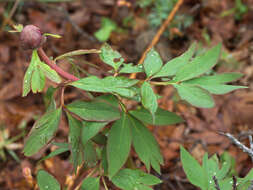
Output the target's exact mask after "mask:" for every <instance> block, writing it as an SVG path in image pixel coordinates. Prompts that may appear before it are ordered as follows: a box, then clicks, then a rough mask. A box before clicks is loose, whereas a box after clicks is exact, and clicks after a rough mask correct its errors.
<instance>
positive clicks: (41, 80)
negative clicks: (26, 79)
mask: <svg viewBox="0 0 253 190" xmlns="http://www.w3.org/2000/svg"><path fill="white" fill-rule="evenodd" d="M31 85H32V91H33V93H37V92H42V90H43V88H44V87H45V75H44V73H43V72H42V71H41V70H40V69H39V68H38V67H37V66H36V67H35V68H34V71H33V73H32V84H31Z"/></svg>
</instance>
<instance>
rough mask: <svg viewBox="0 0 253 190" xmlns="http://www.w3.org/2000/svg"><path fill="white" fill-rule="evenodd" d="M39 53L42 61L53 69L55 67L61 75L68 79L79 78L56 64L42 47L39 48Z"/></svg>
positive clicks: (75, 79) (74, 79)
mask: <svg viewBox="0 0 253 190" xmlns="http://www.w3.org/2000/svg"><path fill="white" fill-rule="evenodd" d="M38 55H39V57H40V59H41V60H42V61H44V62H45V63H46V64H48V65H49V66H50V67H51V68H52V69H54V70H55V71H56V72H57V73H58V74H59V75H60V76H62V77H63V78H65V79H68V80H70V81H77V80H79V78H77V77H75V76H74V75H72V74H70V73H68V72H66V71H64V70H63V69H62V68H60V67H59V66H58V65H56V64H55V63H54V62H53V61H52V60H51V59H49V57H48V56H47V55H46V53H45V52H44V50H43V49H42V47H40V48H39V49H38Z"/></svg>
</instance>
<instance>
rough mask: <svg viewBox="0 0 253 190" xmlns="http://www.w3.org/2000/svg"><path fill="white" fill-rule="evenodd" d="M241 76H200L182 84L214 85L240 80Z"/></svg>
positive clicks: (230, 74) (226, 74) (223, 74)
mask: <svg viewBox="0 0 253 190" xmlns="http://www.w3.org/2000/svg"><path fill="white" fill-rule="evenodd" d="M242 76H243V74H241V73H222V74H216V75H212V76H202V77H199V78H194V79H191V80H187V81H185V82H184V83H187V84H201V85H214V84H223V83H227V82H232V81H235V80H237V79H239V78H241V77H242Z"/></svg>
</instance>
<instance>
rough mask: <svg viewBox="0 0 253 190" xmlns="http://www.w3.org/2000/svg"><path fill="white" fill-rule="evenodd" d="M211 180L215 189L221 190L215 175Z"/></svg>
mask: <svg viewBox="0 0 253 190" xmlns="http://www.w3.org/2000/svg"><path fill="white" fill-rule="evenodd" d="M213 181H214V184H215V189H216V190H221V189H220V186H219V183H218V180H217V178H216V176H213Z"/></svg>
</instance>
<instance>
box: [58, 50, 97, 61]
mask: <svg viewBox="0 0 253 190" xmlns="http://www.w3.org/2000/svg"><path fill="white" fill-rule="evenodd" d="M100 52H101V51H100V50H97V49H79V50H75V51H71V52H67V53H64V54H62V55H60V56H58V57H56V58H55V59H54V61H57V60H60V59H64V58H68V57H73V56H77V55H85V54H91V53H100Z"/></svg>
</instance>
